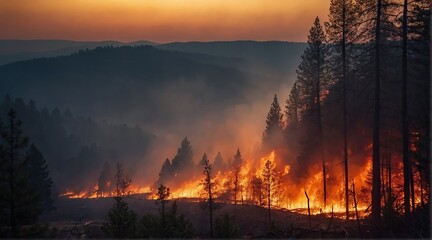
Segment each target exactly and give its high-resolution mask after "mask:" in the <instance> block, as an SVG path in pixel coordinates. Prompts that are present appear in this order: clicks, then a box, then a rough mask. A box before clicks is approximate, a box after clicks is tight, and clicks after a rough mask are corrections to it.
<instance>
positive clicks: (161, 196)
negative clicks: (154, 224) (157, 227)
mask: <svg viewBox="0 0 432 240" xmlns="http://www.w3.org/2000/svg"><path fill="white" fill-rule="evenodd" d="M169 195H170V191H169V188H167V187H166V186H164V185H162V184H161V185H160V186H159V188H158V192H157V199H156V204H158V205H159V206H160V208H159V213H160V215H161V222H162V223H161V224H162V229H163V230H165V206H166V203H167V202H168V198H169ZM162 234H163V233H162Z"/></svg>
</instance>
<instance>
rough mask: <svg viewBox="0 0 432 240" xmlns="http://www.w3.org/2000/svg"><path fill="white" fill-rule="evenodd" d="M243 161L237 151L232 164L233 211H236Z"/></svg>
mask: <svg viewBox="0 0 432 240" xmlns="http://www.w3.org/2000/svg"><path fill="white" fill-rule="evenodd" d="M242 162H243V160H242V157H241V154H240V149H237V152H236V154H235V156H234V160H233V162H232V168H233V169H232V178H233V179H232V180H233V181H232V185H233V186H232V187H233V189H232V191H233V197H234V211H236V208H237V201H238V198H237V197H238V194H239V192H241V188H242V186H241V184H240V178H241V176H240V168H241V164H242Z"/></svg>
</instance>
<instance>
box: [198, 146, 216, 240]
mask: <svg viewBox="0 0 432 240" xmlns="http://www.w3.org/2000/svg"><path fill="white" fill-rule="evenodd" d="M201 165H203V166H204V171H203V174H204V179H203V180H202V182H201V184H202V185H203V186H204V190H205V191H206V194H207V201H208V204H209V217H210V237H213V191H214V179H213V176H212V165H211V164H210V162H209V160H208V158H207V155H206V154H205V153H204V155H203V157H202V159H201Z"/></svg>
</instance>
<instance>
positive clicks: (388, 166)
mask: <svg viewBox="0 0 432 240" xmlns="http://www.w3.org/2000/svg"><path fill="white" fill-rule="evenodd" d="M391 157H392V156H391V153H389V155H388V162H387V175H388V176H387V179H388V183H387V184H388V187H387V195H388V199H389V200H390V201H391V202H393V200H392V178H391V177H392V175H391V169H392V166H391V164H392V162H391ZM390 201H389V202H390Z"/></svg>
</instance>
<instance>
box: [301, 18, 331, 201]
mask: <svg viewBox="0 0 432 240" xmlns="http://www.w3.org/2000/svg"><path fill="white" fill-rule="evenodd" d="M328 51H329V50H328V46H327V45H326V37H325V34H324V31H323V28H322V26H321V23H320V20H319V18H318V17H317V18H316V19H315V21H314V23H313V25H312V27H311V29H310V30H309V36H308V47H307V48H306V50H305V51H304V53H303V55H302V57H301V58H302V61H301V62H300V65H299V67H298V69H297V81H296V84H297V87H299V89H300V92H301V105H302V106H303V107H302V109H303V113H302V117H303V118H306V119H307V120H305V121H306V122H307V123H308V124H307V126H306V128H307V129H308V131H309V133H308V134H307V135H308V139H306V143H307V145H308V146H306V148H309V147H310V145H313V146H314V147H316V148H317V149H319V150H320V151H319V152H320V153H319V154H320V155H321V159H322V171H323V187H324V188H323V203H324V207H325V206H326V202H327V184H326V178H327V173H326V161H325V155H324V146H323V145H324V144H323V128H322V116H321V100H322V98H323V96H324V95H323V93H324V92H325V91H326V89H327V85H328V82H327V78H326V74H327V66H326V61H327V59H328ZM305 151H309V150H306V149H304V151H303V152H305Z"/></svg>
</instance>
